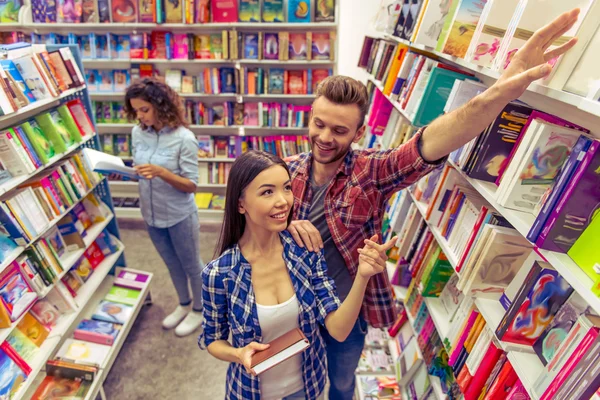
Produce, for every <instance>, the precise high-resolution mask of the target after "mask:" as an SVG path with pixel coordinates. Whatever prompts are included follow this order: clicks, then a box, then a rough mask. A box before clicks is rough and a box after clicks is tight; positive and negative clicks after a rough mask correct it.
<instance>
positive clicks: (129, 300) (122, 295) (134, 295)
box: [104, 286, 141, 306]
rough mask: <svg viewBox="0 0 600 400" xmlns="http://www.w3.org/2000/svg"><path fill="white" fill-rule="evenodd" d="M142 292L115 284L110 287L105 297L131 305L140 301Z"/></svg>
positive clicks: (108, 299)
mask: <svg viewBox="0 0 600 400" xmlns="http://www.w3.org/2000/svg"><path fill="white" fill-rule="evenodd" d="M140 293H141V291H139V290H135V289H129V288H124V287H120V286H113V287H111V288H110V290H109V291H108V294H107V295H106V297H105V298H104V299H105V300H107V301H112V302H113V303H122V304H127V305H129V306H134V305H136V303H137V302H138V298H139V297H140Z"/></svg>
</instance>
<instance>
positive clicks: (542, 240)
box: [536, 141, 600, 253]
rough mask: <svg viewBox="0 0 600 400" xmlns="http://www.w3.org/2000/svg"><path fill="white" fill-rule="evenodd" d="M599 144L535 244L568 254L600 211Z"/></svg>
mask: <svg viewBox="0 0 600 400" xmlns="http://www.w3.org/2000/svg"><path fill="white" fill-rule="evenodd" d="M599 149H600V142H598V141H594V142H593V143H592V144H591V146H590V148H589V150H588V151H587V153H586V154H585V156H584V158H583V160H582V161H581V164H580V166H579V168H578V170H577V172H576V173H575V175H574V176H573V178H572V179H571V181H570V182H569V184H568V185H567V187H566V189H565V190H564V193H563V195H562V197H561V199H560V200H559V202H558V203H557V205H556V207H555V208H554V210H553V212H552V214H551V216H550V217H549V218H548V220H547V222H546V225H545V226H544V228H543V229H542V232H541V234H540V236H539V237H538V240H537V241H536V244H537V245H538V246H539V247H541V248H542V249H546V250H551V251H558V252H563V253H564V252H568V251H569V250H570V249H571V247H572V246H573V244H574V243H575V241H576V240H577V238H578V237H579V236H580V235H581V234H582V232H584V231H585V230H586V228H587V227H588V226H589V225H590V223H591V222H592V219H593V218H594V217H595V216H596V215H597V214H598V211H599V210H600V200H599V199H600V185H599V182H600V151H599Z"/></svg>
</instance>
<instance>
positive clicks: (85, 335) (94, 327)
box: [73, 319, 122, 346]
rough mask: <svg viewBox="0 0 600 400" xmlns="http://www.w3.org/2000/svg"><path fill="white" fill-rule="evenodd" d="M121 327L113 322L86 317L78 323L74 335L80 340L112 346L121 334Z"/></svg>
mask: <svg viewBox="0 0 600 400" xmlns="http://www.w3.org/2000/svg"><path fill="white" fill-rule="evenodd" d="M121 327H122V326H121V325H119V324H115V323H112V322H104V321H95V320H92V319H84V320H83V321H81V322H80V323H79V325H77V329H75V332H74V333H73V337H74V338H75V339H78V340H85V341H88V342H92V343H98V344H104V345H108V346H111V345H112V344H113V343H114V342H115V339H116V338H117V336H118V335H119V332H120V331H121Z"/></svg>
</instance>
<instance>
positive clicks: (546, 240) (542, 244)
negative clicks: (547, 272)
mask: <svg viewBox="0 0 600 400" xmlns="http://www.w3.org/2000/svg"><path fill="white" fill-rule="evenodd" d="M599 147H600V142H599V141H597V140H596V141H594V142H593V143H592V145H591V146H590V148H589V150H588V152H587V153H586V154H585V157H584V158H583V160H581V164H580V165H579V169H578V170H577V172H576V173H575V175H573V178H572V179H571V180H570V182H569V184H568V186H567V187H566V188H565V190H564V192H563V194H562V196H561V198H560V200H559V201H558V203H557V204H556V207H554V210H552V213H551V214H550V216H549V217H548V220H547V222H546V225H545V226H544V228H543V229H542V231H541V232H540V234H539V236H538V239H537V240H536V241H535V244H536V245H537V246H538V247H539V248H542V249H546V250H551V251H558V252H561V253H562V252H563V251H562V250H561V249H560V248H559V247H558V246H556V245H554V243H552V240H551V236H552V235H551V233H552V232H553V231H554V229H553V228H554V225H555V224H556V222H557V221H558V220H559V218H560V216H561V213H562V211H563V208H565V207H566V205H567V203H568V200H569V198H570V197H571V195H572V194H573V192H574V191H575V188H576V187H577V184H578V183H579V181H580V180H581V177H582V176H583V175H584V174H585V171H586V169H587V167H588V166H589V164H590V163H591V162H592V160H593V158H594V156H595V155H596V152H597V151H598V149H599ZM557 229H558V228H557Z"/></svg>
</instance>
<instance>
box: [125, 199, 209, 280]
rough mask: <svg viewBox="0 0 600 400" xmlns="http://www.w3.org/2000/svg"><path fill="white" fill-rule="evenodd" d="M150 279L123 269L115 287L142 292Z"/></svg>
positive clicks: (144, 275)
mask: <svg viewBox="0 0 600 400" xmlns="http://www.w3.org/2000/svg"><path fill="white" fill-rule="evenodd" d="M198 194H200V193H198ZM149 279H150V277H149V276H148V275H146V274H142V273H138V272H133V271H129V270H127V269H123V270H121V272H119V274H118V276H117V277H116V278H115V280H114V284H115V286H121V287H127V288H131V289H139V290H141V289H143V288H144V287H145V286H146V285H147V284H148V282H149Z"/></svg>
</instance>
